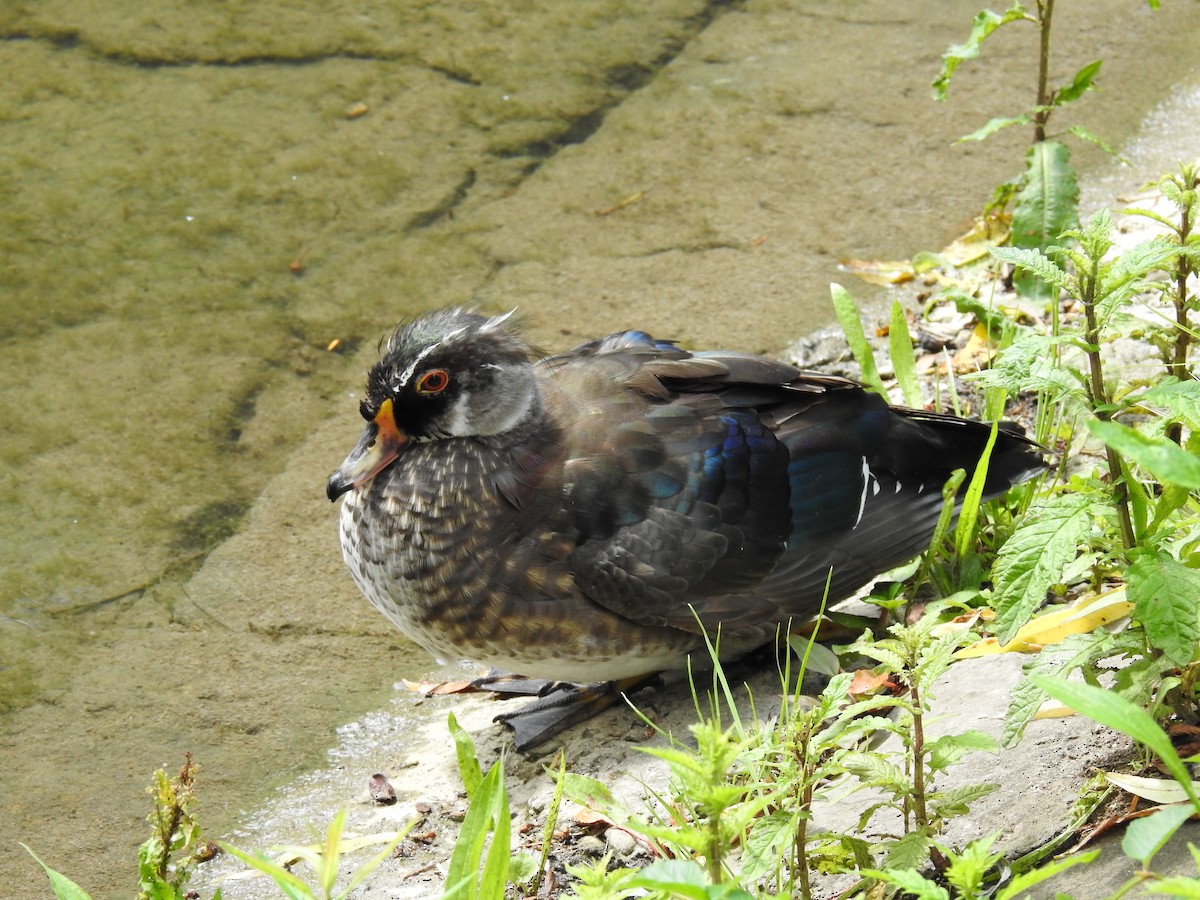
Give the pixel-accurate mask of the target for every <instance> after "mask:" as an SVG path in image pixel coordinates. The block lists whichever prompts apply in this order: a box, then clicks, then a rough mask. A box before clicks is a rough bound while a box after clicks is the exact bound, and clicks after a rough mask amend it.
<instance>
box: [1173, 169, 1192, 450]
mask: <svg viewBox="0 0 1200 900" xmlns="http://www.w3.org/2000/svg"><path fill="white" fill-rule="evenodd" d="M1179 180H1180V187H1181V188H1183V190H1184V191H1194V190H1195V189H1196V187H1197V186H1198V184H1200V178H1198V177H1197V176H1196V174H1195V172H1193V171H1191V170H1190V168H1189V169H1185V170H1184V172H1183V177H1182V178H1180V179H1179ZM1194 211H1195V210H1194V206H1193V205H1191V204H1186V205H1184V206H1183V208H1182V209H1180V210H1179V229H1178V232H1177V234H1178V237H1179V246H1180V249H1182V248H1184V247H1186V246H1187V241H1188V238H1189V237H1190V236H1191V233H1192V215H1193V213H1194ZM1192 271H1193V265H1192V261H1191V259H1190V258H1189V257H1188V256H1187V254H1186V253H1180V254H1179V256H1178V257H1177V258H1176V269H1175V296H1174V297H1172V298H1171V299H1172V300H1173V301H1174V303H1175V347H1174V354H1173V356H1172V359H1171V362H1170V363H1169V364H1168V365H1167V372H1168V374H1170V375H1174V376H1175V377H1176V378H1178V379H1179V380H1180V381H1188V380H1189V378H1190V372H1189V369H1188V364H1187V357H1188V345H1189V344H1190V343H1191V334H1190V332H1189V323H1188V288H1187V282H1188V278H1189V277H1190V276H1191V275H1192ZM1166 435H1167V437H1168V438H1170V439H1171V440H1172V441H1174V442H1175V443H1176V444H1178V443H1180V442H1181V440H1182V439H1183V424H1182V423H1181V422H1172V423H1171V424H1170V425H1168V426H1167V430H1166Z"/></svg>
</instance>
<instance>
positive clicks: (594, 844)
mask: <svg viewBox="0 0 1200 900" xmlns="http://www.w3.org/2000/svg"><path fill="white" fill-rule="evenodd" d="M575 846H576V847H578V848H579V852H580V853H584V854H586V855H588V856H603V855H604V853H605V851H606V850H607V849H608V845H607V844H606V843H604V841H602V840H600V838H598V837H595V836H593V835H590V834H585V835H584V836H583V837H581V838H580V839H579V843H578V844H576V845H575Z"/></svg>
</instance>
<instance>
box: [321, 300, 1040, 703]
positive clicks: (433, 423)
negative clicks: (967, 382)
mask: <svg viewBox="0 0 1200 900" xmlns="http://www.w3.org/2000/svg"><path fill="white" fill-rule="evenodd" d="M534 356H535V355H534V353H533V351H532V349H531V346H530V344H529V343H528V342H527V341H526V340H525V339H524V338H523V337H522V336H521V335H520V332H519V329H517V328H515V327H514V326H513V324H512V323H511V322H509V315H502V316H496V317H487V316H484V315H479V314H476V313H474V312H471V311H468V310H463V309H449V310H444V311H440V312H435V313H432V314H430V315H426V316H424V317H423V318H420V319H417V320H416V321H414V322H412V323H411V324H408V325H405V326H403V327H401V328H400V329H398V330H397V331H396V332H395V333H394V334H393V335H392V336H391V337H390V338H389V339H388V340H387V342H386V345H384V347H383V353H382V359H381V360H380V361H379V362H378V363H377V364H376V365H375V366H374V367H373V368H372V369H371V371H370V374H369V375H368V378H367V388H366V397H365V399H364V400H363V401H362V403H361V405H360V407H359V410H360V412H361V414H362V416H363V418H364V419H366V421H367V425H366V428H365V430H364V431H363V434H362V437H361V439H360V440H359V442H358V445H357V446H356V447H355V448H354V449H353V450H352V451H351V453H350V455H349V456H348V457H347V458H346V460H345V462H344V463H342V465H341V467H340V468H339V469H338V470H337V471H336V472H334V473H333V475H332V476H331V477H330V479H329V483H328V485H327V494H328V496H329V499H330V500H336V499H337V498H338V497H341V496H342V495H345V497H346V499H345V501H344V502H343V505H342V511H341V544H342V552H343V555H344V557H345V560H346V564H347V566H348V567H349V569H350V572H351V574H352V575H353V576H354V580H355V581H356V582H357V583H358V586H359V588H360V589H361V590H362V592H363V593H364V594H365V595H366V597H367V599H368V600H370V602H371V603H372V604H374V606H375V607H376V608H378V609H379V610H380V611H381V612H382V613H384V615H386V616H387V617H388V618H389V619H391V620H392V621H393V622H394V623H395V624H396V625H397V626H399V628H400V629H401V630H402V631H403V632H404V633H405V634H407V635H408V636H409V637H410V638H411V639H412V640H413V641H415V642H416V643H418V644H420V645H421V646H423V647H424V648H426V649H427V650H428V651H430V652H431V653H432V654H434V656H436V657H439V658H442V659H469V660H474V661H476V662H480V663H484V664H486V665H488V666H492V667H496V668H499V669H502V670H504V671H510V672H519V673H521V674H523V675H530V676H543V677H547V678H552V679H558V680H564V681H571V682H602V681H612V680H616V679H626V678H630V677H631V676H640V675H645V674H647V673H655V672H659V671H662V670H666V669H674V668H679V667H682V666H683V665H684V664H685V660H686V657H687V655H688V654H689V653H691V652H693V651H696V650H698V649H700V648H702V647H703V646H704V638H703V634H702V629H703V630H705V631H707V632H708V633H709V634H710V635H711V636H715V635H716V633H717V631H718V629H719V630H720V647H721V651H722V655H724V656H733V655H736V654H740V653H744V652H746V651H747V650H750V649H753V648H755V647H757V646H760V645H762V644H764V643H766V642H768V641H770V640H772V639H773V638H774V636H775V634H776V631H777V628H778V626H779V625H780V624H781V623H784V622H786V621H787V620H789V619H793V618H796V619H798V618H802V617H806V616H810V615H811V614H813V613H814V612H816V611H817V609H818V608H819V607H820V605H821V602H822V597H823V596H824V595H825V594H826V587H827V584H828V602H830V603H832V602H834V601H836V600H839V599H842V598H844V597H846V596H849V595H850V594H852V593H853V592H854V591H855V590H856V589H858V588H859V587H861V586H862V585H863V584H865V583H866V582H867V581H869V580H870V579H871V578H872V577H873V576H875V575H876V574H878V573H879V572H881V571H884V570H886V569H889V568H891V567H893V566H896V565H898V564H900V563H901V562H904V561H906V560H908V559H910V558H912V557H914V556H916V555H917V554H918V553H920V552H921V551H922V550H924V549H925V548H926V547H927V545H928V542H929V539H930V536H931V533H932V530H933V527H934V524H935V523H936V521H937V518H938V515H939V512H940V510H941V507H942V485H943V483H944V482H945V481H946V479H947V478H948V477H949V475H950V473H951V472H952V471H953V470H954V469H956V468H963V469H966V470H967V471H968V473H970V472H971V471H972V470H973V469H974V467H975V465H976V464H977V463H978V461H979V457H980V455H981V453H982V452H983V449H984V445H985V443H986V442H987V439H988V435H989V432H990V428H989V426H987V425H982V424H980V423H977V422H971V421H968V420H965V419H960V418H956V417H953V416H948V415H939V414H936V413H929V412H923V411H918V410H911V409H902V408H896V407H891V406H889V405H888V404H887V403H886V402H885V401H884V400H883V399H881V398H880V397H879V396H877V395H875V394H872V393H868V392H867V391H866V390H864V389H863V387H862V386H861V385H859V384H857V383H855V382H853V381H849V380H847V379H844V378H839V377H836V376H830V375H822V374H818V373H814V372H807V371H800V370H798V369H796V368H794V367H792V366H790V365H787V364H785V363H782V362H777V361H775V360H771V359H766V358H763V357H760V356H753V355H750V354H745V353H738V352H733V351H723V350H717V351H705V352H689V351H687V350H683V349H681V348H680V347H678V346H677V345H676V344H675V343H674V342H673V341H664V340H656V339H655V338H653V337H651V336H650V335H648V334H646V333H644V332H641V331H624V332H619V333H617V334H612V335H609V336H608V337H605V338H601V339H599V340H595V341H591V342H588V343H585V344H581V345H580V346H578V347H576V348H575V349H573V350H570V351H568V352H566V353H563V354H561V355H558V356H550V357H545V358H541V359H535V358H534ZM1043 467H1044V463H1043V460H1042V456H1041V452H1040V448H1039V447H1038V446H1037V445H1036V444H1034V443H1032V442H1031V441H1029V440H1027V439H1026V438H1025V437H1024V436H1023V435H1022V434H1020V433H1019V429H1015V430H1014V429H1013V428H1011V427H1005V428H1002V429H1001V430H1000V431H999V433H998V438H997V442H996V446H995V448H994V450H993V453H992V458H991V462H990V465H989V467H988V473H987V480H986V490H985V494H986V496H988V497H994V496H997V495H999V494H1001V493H1003V492H1004V491H1005V490H1006V489H1007V488H1009V487H1010V486H1011V485H1013V484H1015V483H1017V482H1019V481H1022V480H1024V479H1026V478H1029V477H1031V476H1032V475H1034V474H1035V473H1037V472H1040V471H1041V470H1042V469H1043Z"/></svg>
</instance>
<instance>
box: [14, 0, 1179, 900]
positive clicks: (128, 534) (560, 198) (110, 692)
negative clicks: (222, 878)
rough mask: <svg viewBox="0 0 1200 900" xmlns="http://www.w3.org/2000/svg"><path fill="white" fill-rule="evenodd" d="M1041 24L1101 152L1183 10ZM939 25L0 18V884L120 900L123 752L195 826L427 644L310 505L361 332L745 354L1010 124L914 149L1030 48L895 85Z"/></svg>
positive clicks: (142, 778) (777, 343) (49, 5)
mask: <svg viewBox="0 0 1200 900" xmlns="http://www.w3.org/2000/svg"><path fill="white" fill-rule="evenodd" d="M1059 6H1060V7H1061V8H1060V12H1059V15H1060V23H1059V29H1060V31H1059V35H1060V36H1061V37H1060V39H1059V44H1058V46H1059V47H1060V48H1061V53H1062V56H1061V61H1060V62H1059V64H1058V66H1057V72H1056V74H1057V77H1060V78H1061V77H1065V76H1066V75H1067V74H1069V73H1070V72H1072V71H1074V69H1075V68H1077V67H1078V66H1079V65H1081V64H1083V63H1084V62H1087V61H1088V60H1090V59H1093V58H1103V59H1105V67H1104V75H1103V78H1102V79H1101V84H1102V86H1103V88H1104V90H1103V91H1102V92H1101V93H1100V94H1098V95H1097V96H1094V97H1089V98H1088V99H1087V100H1085V101H1084V105H1082V106H1081V107H1080V109H1079V112H1078V113H1077V114H1076V116H1077V118H1078V119H1079V120H1080V121H1083V122H1084V123H1085V124H1087V125H1088V126H1089V127H1090V128H1091V129H1092V130H1093V131H1096V132H1098V133H1100V134H1102V135H1103V136H1104V137H1106V138H1107V139H1109V140H1110V141H1112V142H1114V143H1117V144H1119V143H1120V142H1122V141H1123V140H1124V139H1125V138H1126V137H1127V136H1128V134H1129V132H1130V130H1131V129H1132V128H1134V127H1135V126H1136V125H1137V124H1138V122H1139V121H1140V120H1141V118H1142V116H1143V115H1144V113H1145V112H1146V111H1147V110H1148V109H1150V108H1152V107H1153V106H1154V105H1155V104H1157V103H1158V102H1159V101H1160V100H1161V99H1162V98H1163V97H1165V96H1166V95H1167V94H1168V93H1169V92H1170V90H1171V88H1172V87H1173V86H1174V85H1176V84H1177V83H1179V82H1180V81H1182V80H1186V79H1187V78H1189V77H1192V76H1193V75H1194V74H1195V68H1196V65H1197V63H1198V62H1200V60H1198V59H1197V50H1196V48H1195V41H1194V39H1193V36H1194V35H1195V34H1196V33H1200V5H1198V4H1196V3H1194V2H1192V3H1176V4H1167V7H1168V8H1166V9H1163V10H1160V11H1159V12H1157V13H1154V12H1151V11H1150V10H1149V9H1147V8H1145V7H1144V5H1143V6H1139V5H1138V4H1136V3H1130V2H1128V0H1100V2H1090V3H1086V4H1085V3H1074V4H1070V3H1063V4H1059ZM974 11H975V7H974V5H973V4H969V3H953V4H947V3H945V2H939V0H921V2H915V0H914V2H906V3H896V2H891V3H888V2H883V0H861V2H860V0H854V2H845V3H815V2H783V0H776V2H742V3H718V2H712V3H703V2H688V0H642V2H619V0H574V2H571V3H565V2H554V0H543V2H516V0H503V2H501V0H497V2H493V3H486V4H481V3H473V2H467V0H462V2H445V3H439V4H418V3H408V2H401V3H395V2H391V3H387V2H373V0H364V2H356V3H340V2H320V3H318V2H310V3H292V4H271V3H266V2H262V3H234V4H229V3H216V2H205V3H194V2H184V0H179V2H175V3H172V2H170V0H151V2H149V3H146V2H141V3H137V4H133V3H128V2H123V0H114V2H111V3H107V4H96V5H93V4H76V3H69V2H66V0H57V2H55V0H45V2H40V3H37V4H32V3H29V4H24V3H16V4H9V5H8V6H6V7H5V8H4V9H0V35H2V36H3V38H4V40H3V41H0V80H2V82H3V84H4V85H5V88H4V90H3V91H0V350H2V352H0V420H2V421H3V429H2V430H0V459H2V460H3V469H2V470H0V896H14V897H15V896H36V895H38V894H39V893H44V892H45V888H44V883H43V882H41V881H40V877H41V876H40V874H39V873H38V872H37V870H36V868H35V867H34V865H33V863H32V861H31V860H29V859H28V858H27V857H26V856H25V854H24V852H23V851H22V850H21V849H20V848H19V847H18V846H17V841H24V842H26V843H28V844H30V845H31V846H32V847H33V848H34V849H35V850H37V851H38V852H39V853H40V854H41V855H42V856H43V858H45V859H46V860H47V861H49V862H51V863H52V864H54V865H55V866H56V867H58V868H61V869H63V870H65V871H67V872H69V873H70V874H72V875H74V876H76V877H77V879H78V880H79V881H80V882H81V883H83V884H84V885H85V886H87V887H89V888H91V889H93V890H94V892H95V895H96V896H97V897H106V896H128V895H129V894H131V893H132V891H133V871H134V870H133V867H132V859H133V851H132V848H133V847H135V846H136V844H137V843H139V842H140V841H141V840H142V838H143V828H144V825H143V823H142V819H143V817H144V815H145V812H146V798H145V795H144V787H145V786H146V785H147V784H148V783H149V778H150V774H151V773H152V772H153V770H154V769H155V768H157V767H159V766H167V767H168V768H175V767H177V766H178V764H179V763H180V762H181V761H182V755H183V753H184V752H185V751H190V752H191V753H192V754H193V755H194V756H195V758H196V759H197V760H198V761H199V762H200V764H201V765H202V766H203V771H202V773H201V814H202V816H203V818H204V821H205V822H206V823H207V825H208V826H209V829H210V831H213V832H216V833H219V832H220V831H221V830H222V829H223V828H226V827H228V826H229V825H230V824H231V823H232V822H233V821H234V820H235V818H236V815H237V813H238V811H239V810H240V809H242V808H244V807H246V806H249V805H251V804H253V803H254V802H256V801H257V800H258V799H260V798H261V797H263V796H265V795H266V794H267V793H268V792H269V791H271V790H272V789H274V788H275V787H277V786H279V785H281V784H284V783H286V781H287V780H288V779H289V778H290V777H292V776H293V775H294V774H296V773H298V772H302V771H304V770H306V769H308V768H310V767H311V766H312V765H314V764H315V763H316V762H317V761H319V760H320V759H321V758H322V757H323V755H324V752H325V750H326V748H327V747H328V746H329V744H330V742H331V739H332V738H331V735H332V733H333V730H334V728H335V727H336V726H337V725H338V724H340V723H342V722H345V721H348V720H350V719H352V718H353V717H355V716H357V715H359V714H361V713H362V712H363V711H365V710H367V709H370V708H372V707H373V706H376V705H378V704H380V703H382V702H384V701H385V700H386V698H387V697H389V696H390V695H391V693H392V690H393V684H394V682H395V681H397V680H398V679H399V678H400V677H403V676H406V675H408V676H411V675H414V674H419V672H420V670H421V668H422V667H424V666H427V665H428V662H427V661H426V660H425V659H424V657H423V656H422V655H421V654H420V653H418V652H412V651H411V649H410V648H409V647H408V646H407V645H406V644H404V642H403V640H402V639H401V638H400V637H399V636H398V635H396V634H394V633H393V632H392V631H391V630H390V628H389V626H388V625H387V624H386V623H385V622H383V621H382V620H380V619H378V618H377V617H376V616H375V615H374V614H373V613H372V612H371V611H370V609H369V608H367V606H366V604H365V603H363V602H361V600H360V599H359V598H358V597H357V596H356V595H355V592H354V589H353V586H352V585H351V584H350V583H349V579H348V578H347V577H346V576H345V575H344V573H343V572H342V570H341V564H340V559H339V556H338V550H337V546H336V537H335V530H334V516H335V508H333V507H331V506H330V505H329V504H328V503H327V502H326V501H325V500H324V498H323V490H322V487H323V481H324V477H325V475H326V474H327V473H328V471H329V470H331V469H332V468H333V467H334V466H335V465H336V464H337V462H338V461H340V459H341V456H342V455H343V454H344V453H345V451H346V450H347V449H348V446H349V443H350V442H352V441H353V439H354V438H355V436H356V432H357V430H358V424H357V423H356V422H355V418H356V412H355V405H356V403H355V399H354V396H353V393H354V391H356V390H357V388H358V385H359V384H360V383H361V381H362V375H363V371H364V369H365V366H366V364H367V361H368V359H369V355H370V353H371V352H372V350H373V348H374V345H375V342H376V341H377V340H378V338H379V336H380V335H381V334H383V333H384V332H385V331H386V330H388V329H389V328H391V327H392V326H393V325H394V324H395V322H396V321H397V320H398V319H399V318H400V317H402V316H403V315H406V314H411V313H413V312H417V311H420V310H423V309H427V308H431V307H434V306H438V305H443V304H449V303H462V302H477V303H480V304H482V305H484V306H486V307H488V308H491V309H496V310H499V309H507V308H511V307H513V306H518V307H520V309H521V310H522V311H523V312H524V313H527V314H528V315H529V317H530V327H531V329H532V332H533V334H534V336H535V337H536V338H537V339H538V340H539V341H540V342H542V343H543V344H545V345H546V346H547V347H550V348H558V347H562V346H567V345H570V344H571V343H574V342H576V341H577V340H580V339H583V338H585V337H589V336H592V335H594V334H596V333H600V332H604V331H610V330H616V329H620V328H627V327H642V328H647V329H649V330H651V331H654V332H656V333H660V334H662V335H665V336H672V337H677V338H680V339H682V340H684V341H685V342H687V343H689V344H693V345H706V344H710V345H711V344H717V343H720V344H723V345H726V346H736V347H739V348H742V349H748V350H759V351H767V352H774V351H779V350H781V349H782V348H783V347H784V345H785V344H786V343H787V342H788V341H789V340H790V339H791V338H793V337H796V336H798V335H799V334H802V333H804V332H805V331H808V330H810V329H811V328H813V327H816V326H818V325H822V324H824V323H825V322H826V321H827V320H828V319H829V315H828V313H827V299H826V298H827V296H828V287H827V286H828V283H829V281H831V280H835V279H844V277H845V276H844V275H841V274H839V272H838V270H837V263H838V261H839V260H840V259H842V258H844V257H850V256H879V257H891V256H907V255H911V254H912V253H913V252H915V251H916V250H919V249H923V248H931V247H932V248H936V247H938V246H941V245H942V244H944V243H945V242H947V241H948V240H950V239H951V238H953V237H954V236H955V234H956V233H957V232H958V231H959V230H961V229H962V227H964V226H965V224H966V223H967V222H968V221H969V219H970V217H971V216H972V214H973V213H974V212H975V211H976V210H977V209H978V208H979V207H980V206H981V205H982V203H983V202H984V201H985V200H986V199H987V198H988V196H989V195H990V191H991V188H992V186H993V185H994V184H995V183H996V182H998V181H999V180H1001V179H1003V178H1005V177H1009V176H1011V175H1012V174H1014V173H1015V171H1016V170H1017V168H1018V167H1019V160H1020V154H1021V148H1022V146H1023V142H1024V141H1025V140H1026V139H1027V137H1028V135H1027V134H1024V133H1023V132H1022V131H1020V130H1018V129H1010V132H1009V133H1007V134H1004V135H1002V136H1001V137H1000V139H999V140H994V141H989V142H987V143H985V144H980V145H957V146H956V145H953V144H952V143H951V142H952V140H953V139H954V138H955V137H957V136H958V135H960V134H963V133H965V132H968V131H971V130H973V129H975V128H976V127H977V126H978V125H980V124H981V123H982V122H983V121H985V120H986V119H987V118H989V117H991V116H993V115H1000V114H1008V113H1011V112H1014V111H1016V110H1017V109H1019V108H1021V107H1022V106H1023V105H1024V104H1026V103H1027V102H1028V101H1029V97H1030V94H1031V93H1032V89H1033V88H1032V81H1033V73H1032V69H1031V66H1032V61H1033V59H1034V55H1035V44H1034V41H1033V40H1032V32H1031V31H1030V33H1029V34H1027V35H1026V38H1027V40H1026V41H1025V42H1024V43H1022V41H1021V40H1020V39H1019V35H1018V34H1017V33H1015V32H1014V36H1013V37H1011V38H1010V37H1007V36H1003V35H998V36H997V39H996V40H995V45H994V47H989V48H987V51H986V52H985V59H984V61H983V62H982V63H980V64H977V65H972V66H967V67H964V68H963V69H962V70H961V71H960V79H959V81H958V82H957V83H956V84H955V86H954V87H953V89H952V93H951V100H950V102H949V103H948V104H941V105H937V104H934V103H933V102H932V101H931V100H930V99H929V91H928V82H929V81H930V80H931V79H932V77H933V76H934V74H936V71H937V66H938V57H939V55H940V53H941V51H942V50H943V49H944V47H945V46H946V45H948V44H949V43H951V42H953V41H958V40H961V39H962V38H963V37H964V36H965V34H966V30H967V25H968V21H969V19H970V16H971V15H972V14H973V13H974ZM1099 158H1100V157H1099V153H1098V151H1093V150H1090V149H1085V150H1082V151H1081V152H1080V154H1079V157H1078V160H1079V163H1080V165H1081V166H1082V167H1083V168H1084V169H1085V170H1086V169H1087V168H1088V167H1089V166H1093V167H1094V166H1096V165H1097V164H1098V162H1099ZM854 290H855V291H856V292H858V293H859V294H860V295H862V296H864V297H868V296H871V295H872V293H871V290H870V289H868V288H865V287H862V288H858V287H854Z"/></svg>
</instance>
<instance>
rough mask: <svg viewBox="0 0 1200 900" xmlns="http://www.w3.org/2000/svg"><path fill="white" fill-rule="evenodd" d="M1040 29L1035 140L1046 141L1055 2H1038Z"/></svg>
mask: <svg viewBox="0 0 1200 900" xmlns="http://www.w3.org/2000/svg"><path fill="white" fill-rule="evenodd" d="M1037 6H1038V16H1037V18H1038V28H1039V29H1040V31H1041V38H1042V40H1041V48H1040V51H1039V53H1038V91H1037V111H1036V112H1035V113H1034V114H1033V140H1034V142H1035V143H1041V142H1042V141H1044V140H1045V139H1046V121H1047V120H1048V119H1049V118H1050V94H1049V87H1050V21H1051V19H1053V18H1054V0H1038V5H1037Z"/></svg>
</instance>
